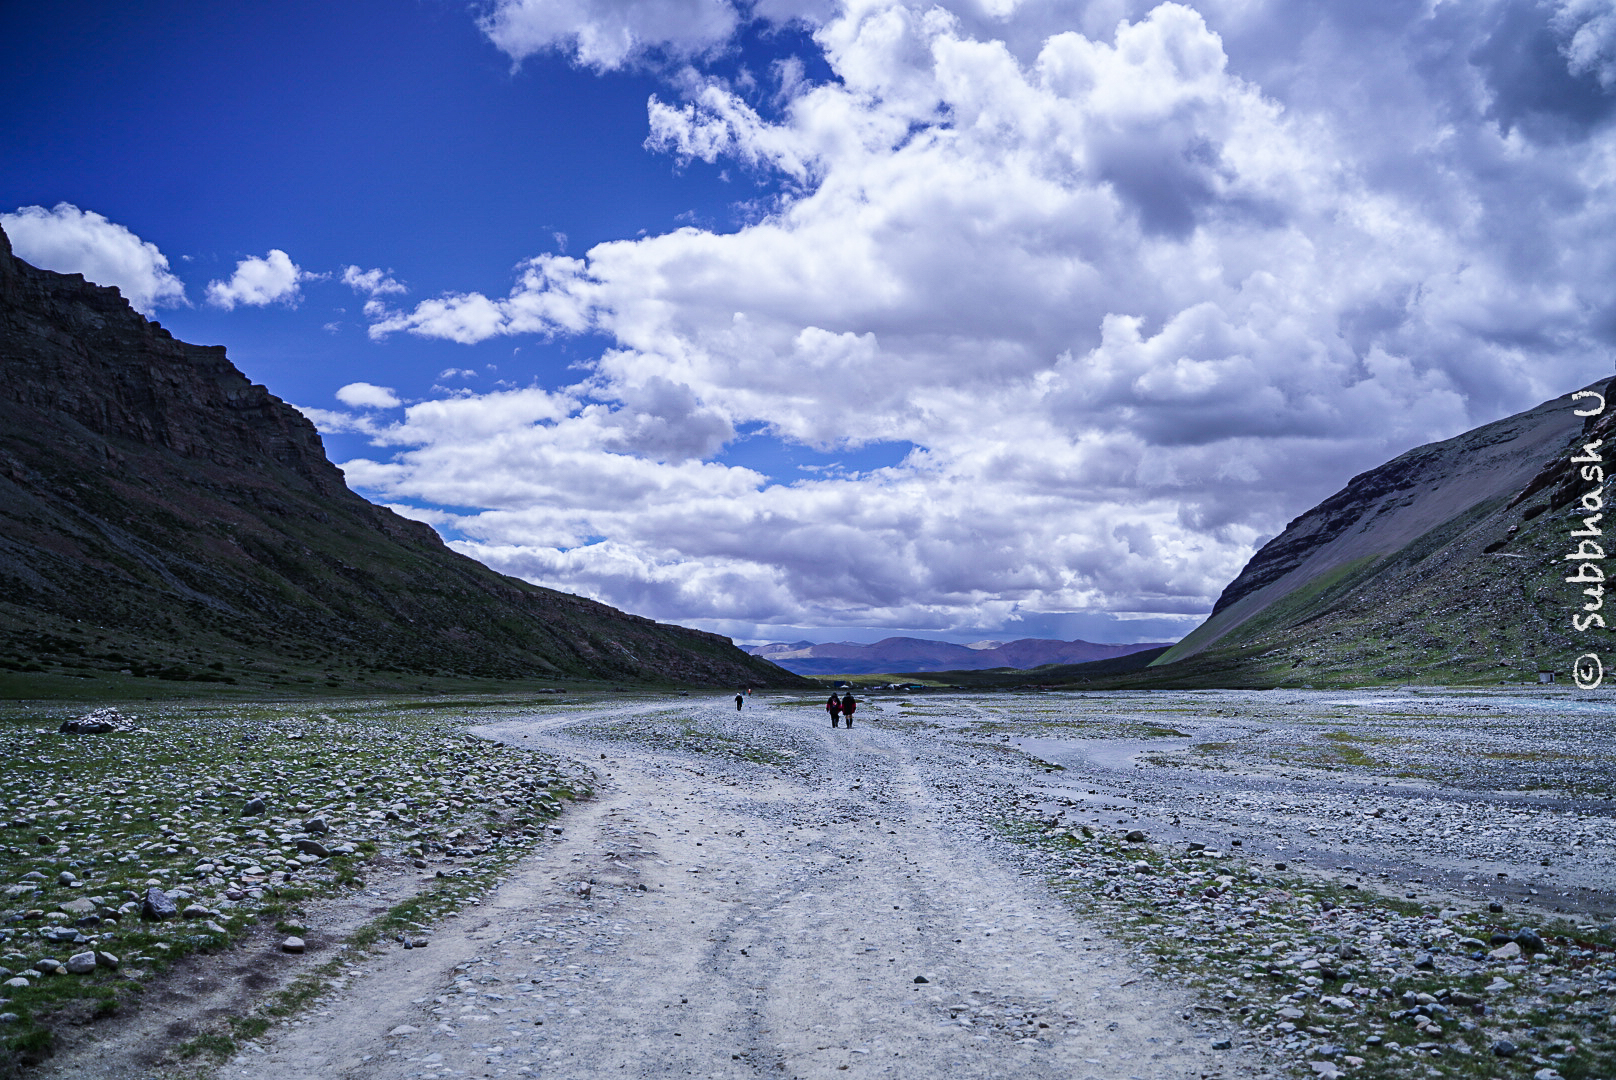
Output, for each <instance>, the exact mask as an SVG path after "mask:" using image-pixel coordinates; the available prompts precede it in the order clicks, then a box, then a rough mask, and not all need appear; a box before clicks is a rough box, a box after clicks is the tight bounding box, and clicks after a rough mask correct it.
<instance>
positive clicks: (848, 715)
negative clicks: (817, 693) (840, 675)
mask: <svg viewBox="0 0 1616 1080" xmlns="http://www.w3.org/2000/svg"><path fill="white" fill-rule="evenodd" d="M857 708H858V702H856V701H854V700H853V691H851V690H849V691H848V692H847V693H845V694H843V695H842V716H843V718H844V719H846V721H847V726H848V727H852V726H853V710H854V709H857Z"/></svg>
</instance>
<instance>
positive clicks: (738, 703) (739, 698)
mask: <svg viewBox="0 0 1616 1080" xmlns="http://www.w3.org/2000/svg"><path fill="white" fill-rule="evenodd" d="M745 700H746V697H745V695H743V694H736V695H735V711H736V712H740V711H741V702H743V701H745Z"/></svg>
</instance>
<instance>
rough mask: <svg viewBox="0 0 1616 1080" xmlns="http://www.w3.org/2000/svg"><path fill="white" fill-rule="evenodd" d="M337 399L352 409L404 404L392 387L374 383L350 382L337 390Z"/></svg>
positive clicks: (391, 406)
mask: <svg viewBox="0 0 1616 1080" xmlns="http://www.w3.org/2000/svg"><path fill="white" fill-rule="evenodd" d="M337 400H338V401H340V402H342V403H343V404H344V405H346V406H348V407H349V408H351V409H396V408H398V407H399V406H400V405H402V404H404V403H403V402H402V401H400V400H399V397H398V395H397V394H395V393H394V392H393V389H392V387H388V386H377V385H375V384H374V383H368V382H356V383H349V384H348V385H347V386H344V387H342V388H341V389H340V390H338V391H337Z"/></svg>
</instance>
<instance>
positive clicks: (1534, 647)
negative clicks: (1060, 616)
mask: <svg viewBox="0 0 1616 1080" xmlns="http://www.w3.org/2000/svg"><path fill="white" fill-rule="evenodd" d="M1612 385H1613V386H1616V383H1613V384H1612ZM1592 388H1593V389H1596V390H1601V391H1604V392H1606V393H1608V392H1609V390H1608V388H1606V387H1604V386H1602V385H1600V384H1594V386H1593V387H1592ZM1579 407H1580V406H1579V405H1578V404H1576V403H1574V402H1573V401H1572V399H1571V397H1570V395H1569V394H1568V395H1565V396H1563V397H1559V398H1556V399H1554V400H1552V401H1548V402H1545V403H1543V404H1542V405H1539V406H1538V407H1537V408H1534V409H1530V410H1527V411H1526V412H1522V413H1518V414H1516V415H1515V416H1511V417H1507V418H1505V419H1503V420H1499V421H1496V422H1495V423H1491V424H1487V425H1484V426H1482V427H1479V428H1476V429H1475V430H1473V431H1469V432H1466V433H1464V434H1463V435H1460V436H1457V437H1455V438H1453V439H1448V440H1445V441H1443V442H1438V443H1431V444H1429V445H1426V446H1421V447H1417V448H1415V449H1413V450H1410V451H1409V452H1408V453H1406V454H1403V455H1401V456H1399V457H1397V458H1395V459H1394V460H1392V461H1390V462H1387V463H1386V464H1385V465H1382V466H1380V467H1379V468H1377V469H1372V470H1370V471H1369V472H1366V473H1363V474H1361V475H1359V476H1355V477H1353V478H1352V480H1351V481H1349V482H1348V484H1347V486H1346V487H1345V488H1343V489H1342V490H1341V491H1339V492H1337V493H1336V494H1334V495H1332V496H1331V497H1330V498H1328V499H1326V500H1325V501H1324V502H1322V503H1320V504H1319V505H1318V506H1316V507H1314V508H1313V509H1312V510H1309V511H1308V512H1307V513H1305V514H1303V515H1302V516H1300V517H1298V518H1297V519H1296V520H1295V521H1292V522H1291V523H1290V524H1289V525H1288V526H1287V527H1286V528H1285V531H1284V532H1282V533H1281V534H1280V535H1279V536H1277V537H1275V538H1274V539H1273V540H1272V541H1270V542H1269V543H1268V544H1266V545H1264V546H1263V548H1262V549H1261V550H1259V551H1258V552H1257V554H1256V555H1254V556H1253V557H1252V559H1251V561H1250V562H1249V563H1247V564H1246V566H1245V568H1244V569H1243V570H1242V571H1241V572H1240V574H1239V575H1238V576H1237V577H1236V578H1235V580H1234V581H1232V582H1231V583H1230V584H1229V586H1228V587H1227V588H1226V589H1225V590H1224V591H1223V594H1222V595H1221V596H1220V597H1219V598H1218V601H1217V604H1216V605H1215V606H1214V607H1213V611H1212V614H1211V615H1210V616H1209V617H1208V619H1207V620H1206V622H1205V623H1203V624H1202V625H1201V626H1200V627H1198V628H1197V629H1196V630H1195V631H1194V632H1193V633H1191V634H1190V635H1189V636H1188V637H1186V638H1185V639H1184V640H1183V641H1182V642H1180V643H1179V644H1178V645H1177V646H1175V647H1174V648H1173V649H1171V650H1169V651H1168V652H1167V653H1166V654H1164V655H1163V656H1162V657H1161V658H1160V659H1158V660H1157V661H1156V663H1155V665H1153V671H1155V672H1156V673H1159V674H1163V675H1165V674H1167V672H1168V670H1169V666H1170V665H1172V666H1173V667H1172V669H1171V670H1174V671H1177V672H1180V673H1184V672H1191V671H1196V670H1199V671H1202V672H1203V673H1210V672H1212V671H1217V670H1222V671H1224V672H1226V673H1239V676H1238V677H1237V678H1236V679H1235V681H1236V682H1241V681H1245V682H1252V683H1257V684H1265V683H1266V684H1273V683H1278V682H1296V681H1300V680H1303V679H1309V678H1318V679H1321V680H1325V681H1330V680H1335V681H1339V680H1349V681H1350V680H1353V679H1373V678H1380V679H1387V680H1397V681H1409V680H1418V679H1429V680H1433V681H1442V682H1450V681H1456V680H1472V681H1497V680H1498V679H1506V680H1507V679H1513V678H1519V677H1523V676H1526V675H1530V676H1531V677H1532V678H1534V679H1535V677H1536V672H1537V669H1538V667H1539V666H1543V667H1544V668H1545V669H1546V670H1560V669H1567V670H1568V669H1569V665H1570V660H1571V658H1572V657H1573V656H1575V655H1577V654H1578V653H1580V652H1581V651H1583V650H1585V649H1587V648H1592V647H1597V646H1598V645H1599V644H1601V643H1599V642H1595V641H1593V639H1592V638H1590V637H1589V636H1588V635H1586V634H1583V633H1580V632H1577V631H1576V630H1575V629H1574V628H1573V627H1572V625H1571V622H1570V617H1569V610H1570V608H1571V607H1573V606H1575V604H1576V601H1577V600H1578V599H1579V598H1578V597H1575V596H1572V595H1571V593H1574V592H1575V590H1574V589H1571V588H1570V587H1569V586H1567V585H1565V584H1564V582H1563V581H1561V580H1560V578H1561V577H1562V576H1563V575H1562V574H1561V573H1560V566H1561V563H1562V561H1563V560H1562V558H1561V556H1562V555H1563V552H1561V551H1560V550H1559V549H1560V547H1561V546H1562V545H1564V543H1565V534H1566V533H1567V532H1568V531H1569V530H1570V529H1572V528H1575V527H1577V526H1576V524H1575V523H1573V522H1572V521H1571V518H1572V517H1573V516H1575V515H1576V514H1578V513H1580V512H1581V511H1580V510H1578V509H1577V508H1575V507H1573V506H1572V503H1573V501H1574V499H1575V498H1576V494H1577V493H1578V492H1579V491H1580V490H1581V489H1582V488H1585V487H1587V486H1588V485H1587V484H1586V483H1584V482H1582V481H1581V480H1580V479H1579V477H1578V474H1577V471H1576V469H1575V468H1574V467H1573V466H1572V465H1571V464H1569V463H1568V461H1567V458H1568V457H1569V456H1570V454H1571V453H1573V452H1574V451H1573V450H1572V449H1571V448H1572V447H1573V445H1576V444H1578V443H1579V442H1580V441H1582V440H1586V439H1588V438H1596V437H1601V436H1603V437H1606V438H1608V437H1609V435H1610V429H1611V428H1612V426H1613V425H1616V399H1613V400H1612V404H1611V406H1610V407H1609V408H1608V409H1607V410H1606V412H1605V413H1604V414H1603V415H1602V416H1600V417H1598V418H1594V417H1589V418H1587V419H1584V418H1582V417H1578V416H1576V415H1575V410H1576V409H1577V408H1579ZM1579 484H1580V485H1581V487H1579V486H1578V485H1579ZM1596 486H1597V485H1596ZM1568 590H1569V591H1568ZM1613 625H1616V623H1613ZM1214 681H1216V680H1214ZM1224 681H1227V680H1224Z"/></svg>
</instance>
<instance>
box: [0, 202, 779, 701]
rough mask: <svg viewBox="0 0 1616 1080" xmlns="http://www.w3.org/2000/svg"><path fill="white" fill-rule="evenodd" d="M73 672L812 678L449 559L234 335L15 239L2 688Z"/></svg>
mask: <svg viewBox="0 0 1616 1080" xmlns="http://www.w3.org/2000/svg"><path fill="white" fill-rule="evenodd" d="M8 672H9V673H10V674H8ZM66 677H71V678H73V679H74V680H76V681H77V682H78V683H79V684H80V685H82V686H83V689H84V690H85V691H86V692H92V691H93V688H92V687H91V686H88V685H83V680H93V681H96V682H97V683H98V684H99V685H100V686H101V687H103V688H104V687H106V686H108V685H109V684H111V685H114V686H130V685H134V684H136V681H138V680H166V681H167V682H168V683H169V684H170V689H172V688H173V686H172V684H175V683H179V682H182V681H184V682H192V683H196V682H217V683H238V684H245V685H256V686H285V687H286V688H287V689H297V688H298V685H299V684H308V685H309V686H310V687H311V688H314V689H321V690H323V689H326V688H336V687H343V688H348V689H353V688H363V689H375V690H388V689H410V690H414V689H418V688H424V687H426V686H428V685H446V684H445V683H443V682H441V680H451V681H452V680H456V679H461V680H464V679H481V680H535V679H537V680H555V679H560V678H564V677H570V678H584V679H605V680H614V681H628V680H633V681H653V682H661V683H684V684H690V685H698V684H700V685H723V686H740V685H747V684H750V685H755V686H800V685H807V683H806V681H805V680H802V679H800V678H798V677H797V676H795V675H793V674H791V673H790V672H787V671H785V670H783V669H781V668H779V667H776V666H775V665H773V664H770V663H768V662H767V661H765V660H761V659H757V658H754V657H751V656H748V655H747V654H745V653H743V652H742V651H741V650H740V649H738V648H736V647H735V646H734V645H733V644H732V643H731V642H730V641H729V639H727V638H723V637H719V636H717V635H714V634H707V633H703V632H701V631H697V630H690V629H686V628H684V627H679V626H669V625H666V624H661V623H656V622H653V621H651V620H649V619H643V618H639V617H637V616H634V615H629V614H626V613H624V612H621V611H618V610H616V609H614V608H610V607H607V606H606V605H604V604H599V603H595V602H593V601H590V600H585V599H582V598H580V597H576V596H570V595H567V594H565V593H561V592H556V591H554V590H551V589H544V588H539V587H537V586H534V585H530V584H527V583H526V582H523V581H519V580H517V579H514V578H509V577H505V576H504V575H501V574H498V573H495V572H494V571H492V570H490V569H488V568H487V567H485V566H483V565H482V564H480V563H478V562H475V561H474V560H472V559H469V558H466V557H465V556H463V555H460V554H458V553H456V552H454V551H452V550H450V549H449V548H448V547H446V546H445V545H444V543H443V541H442V540H441V539H440V538H439V537H438V535H437V533H435V532H434V531H433V530H432V529H431V528H429V527H428V526H426V525H423V524H421V523H419V522H416V521H410V520H408V519H406V518H403V517H400V516H399V515H397V514H395V513H393V512H392V511H390V510H386V509H384V508H382V507H379V506H375V505H373V504H371V503H369V502H367V501H366V500H364V499H363V498H361V497H360V496H358V495H356V494H355V493H354V492H352V491H351V490H349V489H348V487H347V486H346V485H345V484H344V482H343V477H342V473H341V471H340V470H338V469H337V468H336V466H334V465H332V464H331V462H330V461H329V460H327V458H326V456H325V450H324V447H323V445H322V444H321V441H320V437H319V435H318V433H317V432H316V431H315V429H314V426H313V425H312V424H310V423H309V421H308V420H307V419H306V418H305V417H304V416H303V415H302V414H301V413H299V412H298V411H297V410H296V409H294V408H292V407H291V406H289V405H287V404H286V403H285V402H283V401H281V400H280V399H279V398H276V397H275V396H273V395H272V394H270V393H269V392H268V391H267V390H266V389H265V388H264V387H262V386H256V385H253V384H252V383H250V382H249V381H248V380H247V378H246V377H245V376H244V375H242V373H241V372H240V371H238V370H236V368H235V367H234V365H232V364H231V363H230V361H229V360H228V359H226V357H225V351H224V349H223V348H222V347H218V346H213V347H204V346H198V345H188V344H185V343H183V342H180V341H176V340H175V339H174V338H173V337H172V336H171V335H170V334H169V333H168V332H167V331H166V330H164V329H162V327H160V326H159V325H158V324H157V323H155V322H151V321H149V320H147V319H145V318H142V317H141V316H140V315H139V314H138V313H136V312H135V311H134V310H133V309H132V308H130V307H129V305H128V304H127V303H126V302H125V301H124V300H123V298H122V297H121V296H120V295H119V293H118V290H116V289H110V288H102V287H100V286H96V285H92V284H88V283H86V282H85V281H84V279H83V278H82V277H80V276H79V275H76V274H75V275H63V274H56V273H52V272H50V271H45V270H40V269H37V268H35V267H33V266H30V265H29V264H27V263H24V262H22V261H21V260H19V259H16V258H14V257H13V256H12V254H11V248H10V244H9V242H8V241H7V240H6V238H5V235H4V233H3V232H0V693H4V694H5V695H6V696H31V695H32V694H34V693H42V694H47V693H48V694H58V693H61V692H63V687H64V686H67V685H69V684H67V683H65V682H63V681H62V680H63V679H64V678H66ZM434 680H438V681H434ZM139 685H145V686H152V685H153V684H152V683H150V682H149V681H148V682H141V683H139Z"/></svg>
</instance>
